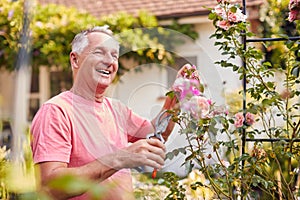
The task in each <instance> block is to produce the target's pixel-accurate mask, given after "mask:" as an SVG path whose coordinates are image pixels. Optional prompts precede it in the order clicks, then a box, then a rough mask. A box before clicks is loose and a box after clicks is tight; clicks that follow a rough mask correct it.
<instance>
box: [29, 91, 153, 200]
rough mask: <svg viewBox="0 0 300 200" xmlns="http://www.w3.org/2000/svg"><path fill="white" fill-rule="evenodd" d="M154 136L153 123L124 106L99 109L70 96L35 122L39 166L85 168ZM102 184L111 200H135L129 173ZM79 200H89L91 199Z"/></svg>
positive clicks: (52, 103)
mask: <svg viewBox="0 0 300 200" xmlns="http://www.w3.org/2000/svg"><path fill="white" fill-rule="evenodd" d="M152 131H153V128H152V125H151V123H150V121H148V120H146V119H144V118H142V117H140V116H138V115H136V114H135V113H134V112H132V111H131V110H130V109H129V108H128V107H126V106H125V105H124V104H122V103H121V102H120V101H117V100H114V99H111V98H105V99H104V100H103V102H102V103H99V102H95V101H90V100H87V99H84V98H82V97H81V96H78V95H75V94H73V93H72V92H70V91H66V92H63V93H61V94H59V95H57V96H56V97H53V98H52V99H50V100H49V101H47V102H46V103H45V104H43V106H42V107H41V108H40V110H39V111H38V113H37V114H36V116H35V118H34V119H33V121H32V126H31V132H32V135H33V141H32V152H33V160H34V162H35V163H40V162H49V161H57V162H65V163H68V167H79V166H82V165H85V164H87V163H89V162H92V161H94V160H95V159H97V158H100V157H101V156H103V155H106V154H109V153H112V152H114V151H116V150H119V149H122V148H124V147H126V146H128V143H129V142H135V141H137V140H138V139H141V138H145V137H146V135H147V134H148V133H150V132H152ZM104 164H105V163H104ZM101 184H103V185H105V186H109V187H110V189H109V192H108V193H107V198H105V199H109V200H114V199H115V200H119V199H124V200H125V199H126V200H127V199H133V195H132V182H131V175H130V170H129V169H122V170H119V171H118V172H116V173H115V174H113V175H112V176H111V177H109V178H108V179H106V180H104V181H103V182H101ZM73 199H88V194H84V195H81V196H79V197H76V198H73Z"/></svg>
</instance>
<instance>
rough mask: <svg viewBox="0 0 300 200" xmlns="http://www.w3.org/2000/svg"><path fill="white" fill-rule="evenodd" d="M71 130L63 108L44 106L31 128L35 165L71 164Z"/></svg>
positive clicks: (51, 105)
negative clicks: (54, 162) (51, 162)
mask: <svg viewBox="0 0 300 200" xmlns="http://www.w3.org/2000/svg"><path fill="white" fill-rule="evenodd" d="M70 129H71V126H70V123H69V121H68V117H67V116H66V115H65V113H64V112H63V110H62V109H61V108H59V107H58V106H57V105H54V104H49V103H48V104H44V105H43V106H42V107H41V108H40V109H39V111H38V113H37V114H36V115H35V117H34V119H33V121H32V126H31V133H32V143H31V148H32V152H33V161H34V163H40V162H48V161H56V162H65V163H69V161H70V154H71V149H72V143H71V135H70Z"/></svg>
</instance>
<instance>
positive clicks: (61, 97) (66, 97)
mask: <svg viewBox="0 0 300 200" xmlns="http://www.w3.org/2000/svg"><path fill="white" fill-rule="evenodd" d="M71 100H72V95H71V92H70V91H65V92H62V93H60V94H58V95H56V96H53V97H52V98H50V99H49V100H48V101H46V102H45V103H44V104H55V105H64V104H65V103H67V102H69V101H71Z"/></svg>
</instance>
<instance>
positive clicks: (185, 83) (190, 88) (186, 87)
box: [172, 77, 201, 101]
mask: <svg viewBox="0 0 300 200" xmlns="http://www.w3.org/2000/svg"><path fill="white" fill-rule="evenodd" d="M198 87H199V82H198V81H197V80H194V79H187V78H183V77H179V78H177V79H176V80H175V82H174V84H173V88H172V89H173V90H174V91H175V92H177V93H179V100H180V101H182V100H184V99H186V98H190V97H192V96H194V95H200V94H201V92H200V91H199V89H198Z"/></svg>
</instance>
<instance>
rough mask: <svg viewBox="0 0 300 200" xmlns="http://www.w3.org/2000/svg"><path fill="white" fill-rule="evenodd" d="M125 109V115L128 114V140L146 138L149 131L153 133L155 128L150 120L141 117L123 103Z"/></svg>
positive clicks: (133, 140) (126, 122)
mask: <svg viewBox="0 0 300 200" xmlns="http://www.w3.org/2000/svg"><path fill="white" fill-rule="evenodd" d="M123 111H124V112H125V113H123V114H124V116H126V118H125V119H126V121H125V124H126V126H125V127H126V133H127V137H128V142H135V141H137V140H139V139H144V138H146V136H147V135H148V134H149V133H153V131H154V129H153V126H152V124H151V121H150V120H148V119H146V118H144V117H141V116H140V115H138V114H137V113H135V112H133V111H132V110H131V109H130V108H128V107H126V106H125V105H123Z"/></svg>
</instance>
